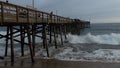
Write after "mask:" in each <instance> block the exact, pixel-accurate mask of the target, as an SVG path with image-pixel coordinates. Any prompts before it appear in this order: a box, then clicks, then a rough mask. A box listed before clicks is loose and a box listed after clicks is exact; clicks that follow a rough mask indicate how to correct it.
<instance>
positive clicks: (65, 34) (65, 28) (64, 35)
mask: <svg viewBox="0 0 120 68" xmlns="http://www.w3.org/2000/svg"><path fill="white" fill-rule="evenodd" d="M66 30H67V29H66V24H65V25H64V36H65V40H66V39H67V36H66V34H67V32H66Z"/></svg>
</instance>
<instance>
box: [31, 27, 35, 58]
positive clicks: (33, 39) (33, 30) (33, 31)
mask: <svg viewBox="0 0 120 68" xmlns="http://www.w3.org/2000/svg"><path fill="white" fill-rule="evenodd" d="M35 35H36V26H35V25H32V43H33V44H32V45H33V56H35Z"/></svg>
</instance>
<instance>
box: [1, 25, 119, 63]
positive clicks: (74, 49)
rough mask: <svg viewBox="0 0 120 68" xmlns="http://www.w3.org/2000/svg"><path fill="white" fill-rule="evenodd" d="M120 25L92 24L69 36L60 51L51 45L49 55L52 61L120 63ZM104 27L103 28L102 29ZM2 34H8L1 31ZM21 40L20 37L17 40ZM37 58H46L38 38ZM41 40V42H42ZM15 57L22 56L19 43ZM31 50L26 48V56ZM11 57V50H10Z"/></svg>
mask: <svg viewBox="0 0 120 68" xmlns="http://www.w3.org/2000/svg"><path fill="white" fill-rule="evenodd" d="M118 25H119V26H120V24H92V26H91V28H88V29H85V30H84V31H82V33H81V35H72V34H71V33H69V34H67V39H66V40H65V41H68V42H67V43H64V45H61V44H60V42H59V41H60V40H59V38H58V43H59V44H58V49H55V47H54V46H53V45H54V44H50V46H49V53H50V57H49V58H51V59H58V60H68V61H101V62H120V30H119V29H120V27H119V26H118ZM101 27H102V28H101ZM118 30H119V31H118ZM0 34H3V35H4V34H6V32H5V31H0ZM17 39H19V37H18V38H17ZM36 40H38V41H37V44H36V45H35V47H36V55H35V56H36V57H38V56H39V57H41V58H46V50H45V49H43V48H42V44H41V42H42V40H41V39H40V38H36ZM40 40H41V42H40ZM0 44H1V46H0V56H4V52H5V51H4V50H5V39H4V38H3V39H0ZM14 46H15V47H14V50H15V55H16V56H17V57H19V56H20V55H21V53H20V52H21V49H20V46H19V44H18V43H15V45H14ZM29 54H30V53H29V48H28V46H25V55H26V56H28V55H29ZM8 56H10V48H9V49H8Z"/></svg>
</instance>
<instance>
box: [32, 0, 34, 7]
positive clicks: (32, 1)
mask: <svg viewBox="0 0 120 68" xmlns="http://www.w3.org/2000/svg"><path fill="white" fill-rule="evenodd" d="M32 6H33V8H34V0H32Z"/></svg>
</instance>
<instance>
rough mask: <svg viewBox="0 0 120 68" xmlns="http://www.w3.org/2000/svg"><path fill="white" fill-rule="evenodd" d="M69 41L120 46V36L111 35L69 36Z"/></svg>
mask: <svg viewBox="0 0 120 68" xmlns="http://www.w3.org/2000/svg"><path fill="white" fill-rule="evenodd" d="M68 41H69V42H70V43H98V44H113V45H118V44H120V34H119V33H118V34H117V33H111V34H104V35H92V34H91V33H88V34H86V35H82V36H80V35H71V34H68Z"/></svg>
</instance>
